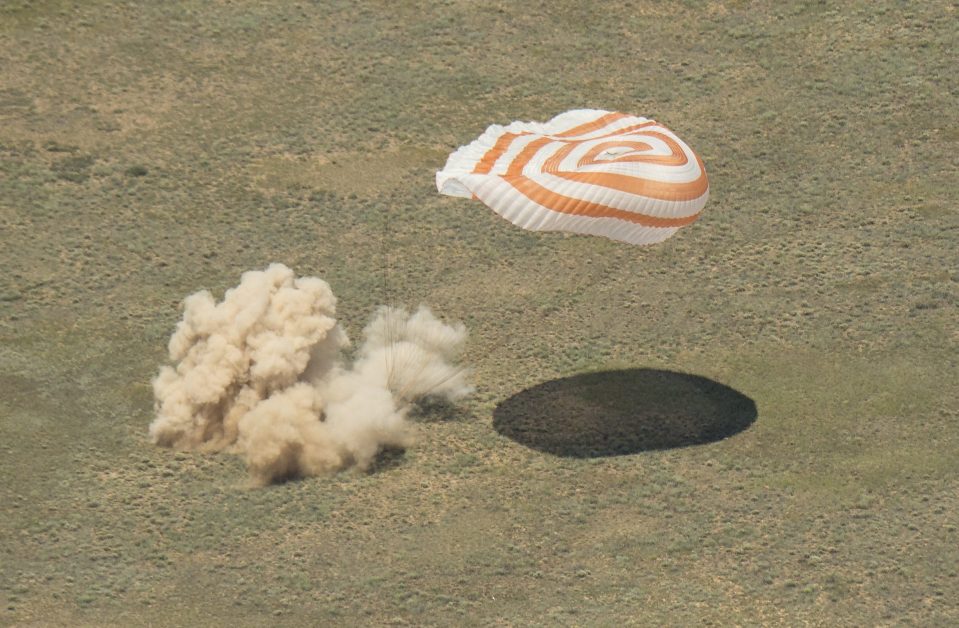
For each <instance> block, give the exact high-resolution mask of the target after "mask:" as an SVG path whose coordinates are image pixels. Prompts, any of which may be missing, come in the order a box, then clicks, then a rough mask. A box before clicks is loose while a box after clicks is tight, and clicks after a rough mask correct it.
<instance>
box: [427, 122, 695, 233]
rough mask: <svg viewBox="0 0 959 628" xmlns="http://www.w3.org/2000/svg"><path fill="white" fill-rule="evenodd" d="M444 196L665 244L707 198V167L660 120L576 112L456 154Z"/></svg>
mask: <svg viewBox="0 0 959 628" xmlns="http://www.w3.org/2000/svg"><path fill="white" fill-rule="evenodd" d="M436 187H437V189H438V190H439V191H440V192H441V193H443V194H447V195H449V196H462V197H465V198H476V199H479V200H481V201H483V203H485V204H486V205H488V206H489V207H490V208H491V209H492V210H493V211H495V212H496V213H497V214H499V215H501V216H503V217H504V218H506V219H507V220H509V221H510V222H512V223H513V224H515V225H517V226H520V227H522V228H524V229H531V230H534V231H572V232H575V233H588V234H592V235H601V236H605V237H607V238H611V239H613V240H620V241H623V242H629V243H631V244H654V243H656V242H662V241H663V240H665V239H666V238H668V237H669V236H671V235H673V234H674V233H676V231H678V230H679V229H680V227H683V226H685V225H688V224H690V223H691V222H693V221H695V220H696V219H697V218H698V217H699V214H700V212H701V211H702V209H703V206H704V205H705V204H706V199H707V198H708V197H709V181H708V180H707V179H706V170H705V168H704V167H703V162H702V161H701V160H700V159H699V157H697V156H696V153H694V152H693V151H692V150H691V149H690V148H689V146H687V145H686V143H685V142H683V141H682V140H681V139H679V138H678V137H676V135H675V134H674V133H673V132H672V131H670V130H669V129H667V128H666V127H664V126H662V125H661V124H657V123H656V122H655V121H654V120H648V119H646V118H639V117H636V116H631V115H628V114H625V113H616V112H610V111H602V110H598V109H575V110H573V111H567V112H566V113H562V114H560V115H558V116H556V117H555V118H553V119H552V120H550V121H549V122H545V123H539V122H513V123H512V124H510V125H508V126H505V127H504V126H500V125H496V124H494V125H492V126H490V127H489V128H488V129H486V132H485V133H483V135H481V136H480V137H479V138H478V139H477V140H475V141H474V142H472V143H471V144H469V145H467V146H462V147H460V148H459V149H458V150H457V151H456V152H454V153H453V154H452V155H450V156H449V159H448V160H447V162H446V166H445V167H444V168H443V169H442V170H441V171H439V172H437V173H436Z"/></svg>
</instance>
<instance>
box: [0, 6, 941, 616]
mask: <svg viewBox="0 0 959 628" xmlns="http://www.w3.org/2000/svg"><path fill="white" fill-rule="evenodd" d="M957 20H959V15H957V11H956V7H955V5H954V4H953V3H949V2H924V3H897V2H885V1H884V2H855V3H850V2H836V3H833V2H787V3H781V2H760V3H745V2H732V1H731V2H694V1H689V2H670V3H665V2H663V3H651V2H632V3H629V2H624V3H613V4H603V5H602V7H600V6H598V5H596V4H595V3H587V2H550V3H514V2H494V3H473V2H466V1H446V2H436V3H422V4H420V3H413V2H385V1H384V2H361V3H354V2H307V1H302V2H281V1H279V0H274V1H270V2H244V1H241V2H201V1H199V0H182V1H177V2H162V3H161V2H145V1H143V2H140V1H128V2H120V1H116V0H90V1H88V2H76V1H73V2H71V1H67V0H46V1H36V2H29V1H27V0H10V1H4V2H2V3H0V60H2V61H0V262H2V266H0V267H2V269H3V272H2V273H0V471H2V473H3V476H4V478H5V482H4V483H3V484H2V485H0V624H39V625H56V624H62V625H80V624H88V625H90V624H92V625H118V626H126V625H146V624H156V625H235V626H239V625H251V626H252V625H266V624H289V625H336V624H338V625H383V624H391V623H392V624H404V623H409V624H414V625H616V624H626V625H631V624H635V625H693V624H699V623H712V624H719V625H732V624H746V625H756V624H766V625H787V626H795V625H824V626H835V625H884V624H885V625H906V624H919V625H955V624H959V605H957V602H956V600H957V599H959V568H957V565H959V531H957V526H959V517H957V515H956V513H957V512H959V479H957V471H959V424H957V420H959V415H957V408H959V393H957V390H959V389H957V387H956V386H955V382H956V381H957V379H959V378H957V360H959V357H957V356H959V332H957V309H959V303H957V295H959V272H957V264H956V262H957V255H956V252H957V247H959V214H957V197H959V194H957V184H956V172H957V167H959V163H957V160H956V155H957V154H959V150H957V149H959V145H957V142H959V127H957V117H956V103H957V97H959V81H957V75H956V72H955V61H956V59H955V53H956V50H957V48H959V35H957V30H956V27H955V24H956V22H957ZM574 107H598V108H605V109H614V110H623V111H629V112H632V113H636V114H639V115H646V116H649V117H653V118H656V119H658V120H659V121H661V122H663V123H664V124H666V125H668V126H669V127H671V128H673V129H674V130H675V131H676V132H677V133H678V134H679V135H680V136H681V137H683V138H684V139H685V140H687V141H688V142H689V144H690V145H691V146H693V148H694V149H696V150H697V151H698V152H699V153H700V155H701V156H702V157H703V159H704V161H705V163H706V166H707V170H708V172H709V174H710V179H711V184H712V198H711V200H710V203H709V205H708V206H707V210H706V212H705V214H704V215H703V218H702V219H701V220H700V221H699V222H697V223H696V224H695V225H693V226H691V227H689V228H687V229H685V230H683V231H682V232H680V233H679V234H678V235H677V236H676V237H674V238H673V239H671V240H669V241H667V242H666V243H664V244H662V245H659V246H656V247H652V248H634V247H628V246H624V245H621V244H617V243H614V242H609V241H605V240H601V239H597V238H585V237H567V236H563V235H559V234H533V233H527V232H523V231H520V230H518V229H516V228H514V227H512V226H511V225H509V224H508V223H506V222H505V221H503V220H501V219H499V218H497V217H496V216H494V215H493V214H492V213H491V212H489V211H487V210H485V209H484V208H483V207H481V206H480V205H478V204H475V203H470V202H467V201H462V200H460V199H449V198H444V197H440V196H439V195H437V194H436V192H435V189H434V187H433V172H434V171H435V170H436V169H438V168H440V167H441V166H442V164H443V162H444V160H445V156H446V154H447V153H448V152H449V151H451V150H452V149H454V148H455V147H456V146H457V145H459V144H461V143H465V142H467V141H469V140H470V139H472V138H473V137H475V136H476V135H478V134H479V132H480V131H482V129H483V128H484V127H485V126H486V125H487V124H489V123H492V122H501V123H504V122H508V121H510V120H514V119H526V120H543V119H546V118H548V117H550V116H552V115H554V114H556V113H558V112H560V111H564V110H566V109H569V108H574ZM273 261H276V262H282V263H284V264H287V265H288V266H290V267H292V268H294V269H295V270H296V272H297V273H298V274H301V275H309V274H315V275H319V276H321V277H323V278H325V279H326V280H328V281H329V282H330V284H331V285H332V287H333V290H334V292H336V294H337V295H338V296H339V297H340V306H339V310H340V313H341V315H342V317H343V320H344V322H345V324H346V325H347V327H348V328H349V329H350V331H351V333H352V334H353V335H356V334H357V332H358V331H359V329H360V327H361V326H362V324H363V323H364V322H365V320H366V319H367V317H368V316H369V314H370V312H371V310H372V308H373V307H374V305H376V304H378V303H381V302H383V301H392V302H395V303H397V304H400V305H409V306H415V305H417V304H418V303H420V302H426V303H428V304H430V305H431V306H432V307H433V308H434V309H435V311H437V312H438V313H440V314H442V315H445V316H447V317H450V318H455V319H461V320H464V321H465V322H466V324H467V327H468V328H469V329H470V332H471V338H470V341H469V347H468V351H467V358H466V361H467V362H468V363H469V364H470V366H471V367H472V368H473V369H474V373H475V376H474V380H475V383H476V385H477V387H478V392H477V394H476V395H475V396H474V397H473V399H472V400H471V401H469V402H467V403H465V404H463V405H462V406H461V407H460V408H458V409H457V410H456V411H455V412H453V413H452V414H449V413H448V412H447V413H444V411H443V410H442V409H437V408H427V409H426V410H424V413H423V416H422V417H421V422H422V425H421V432H420V439H419V443H418V444H417V446H416V447H415V448H413V449H410V450H408V451H407V452H406V453H405V454H399V453H397V452H390V454H389V455H386V456H384V457H383V458H382V459H381V461H380V464H379V465H378V466H377V467H376V468H375V469H374V470H373V472H371V473H367V474H359V473H347V474H341V475H337V476H333V477H329V478H319V479H311V480H306V481H300V482H290V483H286V484H283V485H280V486H276V487H271V488H268V489H263V490H250V489H249V488H248V487H247V486H246V485H245V483H244V472H243V468H242V463H241V462H240V461H238V460H236V459H233V458H230V457H228V456H207V455H201V454H195V455H194V454H185V453H173V452H170V451H167V450H160V449H157V448H155V447H153V446H152V445H151V444H150V443H149V441H148V438H147V433H146V428H147V425H148V424H149V422H150V420H151V418H152V413H153V408H152V397H151V391H150V386H149V382H150V379H151V377H152V376H153V375H154V374H155V373H156V370H157V368H158V365H159V364H160V363H161V362H162V361H163V359H164V357H165V355H164V354H165V344H166V341H167V338H168V337H169V335H170V333H171V332H172V330H173V326H174V325H175V323H176V321H177V319H178V317H179V313H178V309H177V308H178V303H179V301H180V300H181V299H182V298H183V297H184V296H185V295H187V294H189V293H192V292H194V291H196V290H198V289H201V288H209V289H211V290H213V291H214V292H217V293H220V294H222V291H223V290H224V289H226V288H227V287H230V286H233V285H235V284H236V283H237V281H238V278H239V275H240V274H241V273H242V272H243V271H245V270H248V269H252V268H262V267H265V266H266V264H268V263H269V262H273ZM642 369H648V370H656V369H658V370H661V371H669V372H672V373H674V375H667V376H662V377H663V379H661V380H650V379H648V378H646V379H642V380H641V381H640V380H636V379H631V378H635V377H638V376H637V375H636V373H637V372H648V371H641V370H642ZM599 370H607V371H615V373H614V375H613V376H612V381H616V382H621V383H623V384H629V383H630V382H634V383H637V384H641V388H640V389H641V390H642V391H648V394H650V395H652V396H655V395H657V394H661V395H673V396H674V399H675V401H673V402H672V403H665V402H663V401H662V400H658V401H655V402H652V401H651V402H650V404H649V405H645V404H643V402H642V395H639V394H637V393H636V392H635V391H623V390H622V389H618V388H617V387H616V386H614V385H611V384H607V385H596V386H592V387H591V388H589V387H587V388H589V390H586V389H585V388H584V387H582V386H580V385H579V384H581V383H582V382H585V381H589V382H594V381H595V380H593V379H589V377H590V376H588V375H586V374H588V373H590V372H593V371H599ZM677 373H680V374H681V373H688V374H692V375H694V376H696V377H686V376H683V375H676V374H677ZM577 377H579V378H580V379H576V378H577ZM564 378H573V379H571V380H570V379H564ZM584 378H585V379H584ZM697 378H705V380H703V381H706V380H712V383H709V382H707V383H706V384H703V386H699V387H697V386H698V384H696V382H700V379H697ZM657 381H661V384H657V383H656V382H657ZM563 382H566V383H565V384H564V383H563ZM570 382H573V383H576V385H571V384H570ZM700 383H701V382H700ZM541 385H542V386H541ZM536 387H540V388H536ZM544 387H545V388H544ZM528 389H534V391H532V392H527V393H525V395H527V396H520V397H517V395H521V393H523V391H526V390H528ZM543 390H548V391H555V392H556V394H557V395H559V396H560V398H562V399H563V400H564V401H562V402H555V403H552V404H545V403H542V402H538V403H536V404H532V406H530V405H528V407H534V406H536V407H537V409H542V408H547V409H548V412H547V413H546V414H542V413H541V414H540V415H538V416H531V415H530V414H528V413H525V411H522V412H521V411H517V410H516V408H522V407H523V403H525V402H524V401H523V400H525V399H528V398H529V397H528V395H532V394H533V393H534V392H537V391H539V393H541V392H542V391H543ZM719 390H723V391H731V392H730V393H729V394H730V395H732V394H735V395H739V396H740V397H741V398H740V397H735V399H738V400H739V401H737V403H745V405H741V406H735V407H737V408H738V407H741V408H743V412H745V413H746V414H747V415H749V413H750V412H754V414H752V415H750V416H748V417H747V420H745V421H744V420H743V419H742V417H739V418H736V417H733V418H731V419H729V420H730V421H732V423H731V424H730V425H734V427H735V429H728V430H726V431H723V429H722V425H720V426H719V427H717V424H715V421H714V422H713V423H710V421H711V420H712V419H709V417H711V416H713V415H711V414H710V412H713V411H714V410H715V408H716V407H720V406H721V407H723V408H727V407H731V406H729V404H728V403H727V402H728V400H729V399H733V398H734V397H730V396H727V397H722V398H719V397H715V396H714V393H715V391H719ZM710 391H712V392H710ZM724 394H725V393H724ZM564 395H565V396H564ZM711 395H712V396H711ZM743 399H745V400H746V401H745V402H743V401H742V400H743ZM723 400H726V401H723ZM520 402H523V403H520ZM750 402H751V403H753V404H755V405H754V410H750V406H749V403H750ZM711 404H712V405H711ZM724 404H725V405H724ZM630 405H638V406H641V407H642V408H643V409H644V411H643V412H642V413H640V412H637V413H636V414H630V413H629V412H628V408H629V407H630ZM711 408H712V410H711ZM604 412H605V413H607V414H604ZM611 412H615V413H618V414H617V415H616V416H622V417H624V420H623V422H622V423H616V424H615V425H612V426H611V425H610V422H609V421H606V422H604V420H603V419H604V417H608V413H611ZM717 412H718V411H717ZM580 415H582V416H583V417H588V418H589V420H588V421H587V420H584V422H583V423H582V424H581V425H582V426H583V427H578V426H579V425H580V423H578V422H577V417H578V416H580ZM717 416H718V415H717ZM704 417H705V418H704ZM722 421H726V419H722ZM722 421H720V422H721V423H722ZM624 424H625V425H624ZM557 425H558V426H561V428H562V430H563V431H562V434H560V435H559V436H557V434H556V433H551V432H550V430H551V429H552V428H553V427H554V426H557ZM723 425H725V423H723ZM710 426H711V427H710ZM577 430H579V431H578V432H577ZM604 430H606V432H604ZM697 430H699V431H697ZM702 430H706V431H702ZM709 430H713V431H712V432H710V431H709ZM538 434H539V436H538ZM703 434H705V435H706V436H703ZM664 435H665V436H664ZM724 435H728V436H729V437H728V438H725V439H721V440H716V438H718V437H719V436H724ZM601 437H602V438H601ZM666 437H668V438H667V439H666V440H663V439H664V438H666ZM609 438H613V439H614V441H615V442H620V443H622V442H625V443H627V445H628V447H626V451H623V450H617V449H616V448H615V446H614V444H615V442H614V444H613V445H611V444H610V442H608V441H609ZM617 438H618V439H619V440H618V441H617V440H615V439H617ZM604 439H605V440H604ZM557 443H559V445H557ZM563 443H566V445H563ZM583 443H586V444H588V445H589V446H588V447H582V446H580V445H582V444H583ZM684 445H685V446H684ZM564 446H565V447H567V449H565V450H564V449H563V447H564ZM590 447H591V448H590ZM564 453H567V454H570V455H563V454H564ZM613 454H621V455H613Z"/></svg>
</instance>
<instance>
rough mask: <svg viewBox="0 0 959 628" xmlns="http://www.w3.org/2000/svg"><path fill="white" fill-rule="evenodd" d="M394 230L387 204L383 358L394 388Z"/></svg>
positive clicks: (384, 225) (387, 375) (384, 242)
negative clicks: (384, 343)
mask: <svg viewBox="0 0 959 628" xmlns="http://www.w3.org/2000/svg"><path fill="white" fill-rule="evenodd" d="M392 249H393V231H392V225H391V224H390V206H389V205H387V206H386V208H385V209H384V212H383V301H384V302H383V307H384V308H385V309H384V310H383V314H384V316H386V320H385V323H386V347H385V348H384V351H383V359H384V360H385V362H386V363H385V364H384V367H385V369H386V386H387V388H389V389H391V390H392V388H393V355H392V353H393V350H392V347H393V341H394V330H393V322H392V321H393V317H392V312H393V308H394V306H393V289H392V288H393V287H392V285H391V283H392V281H393V257H392Z"/></svg>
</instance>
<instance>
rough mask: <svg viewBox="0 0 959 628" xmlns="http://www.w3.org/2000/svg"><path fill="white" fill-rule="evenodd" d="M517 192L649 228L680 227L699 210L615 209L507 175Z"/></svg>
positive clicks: (554, 206) (560, 208)
mask: <svg viewBox="0 0 959 628" xmlns="http://www.w3.org/2000/svg"><path fill="white" fill-rule="evenodd" d="M504 180H505V181H506V182H508V183H509V184H510V185H511V186H513V188H515V189H516V191H517V192H519V193H520V194H522V195H523V196H525V197H526V198H528V199H529V200H531V201H533V202H534V203H537V204H539V205H542V206H543V207H545V208H547V209H550V210H552V211H555V212H559V213H562V214H571V215H575V216H587V217H589V218H617V219H619V220H625V221H626V222H631V223H634V224H639V225H643V226H646V227H660V228H679V227H683V226H686V225H688V224H690V223H693V222H695V221H696V219H697V218H699V214H700V212H697V213H695V214H693V215H692V216H683V217H682V218H661V217H658V216H647V215H646V214H639V213H636V212H630V211H626V210H623V209H616V208H615V207H609V206H608V205H603V204H601V203H593V202H590V201H584V200H581V199H578V198H572V197H570V196H564V195H562V194H558V193H556V192H553V191H552V190H549V189H547V188H545V187H543V186H542V185H540V184H539V183H537V182H536V181H533V180H532V179H530V178H529V177H524V176H517V177H504Z"/></svg>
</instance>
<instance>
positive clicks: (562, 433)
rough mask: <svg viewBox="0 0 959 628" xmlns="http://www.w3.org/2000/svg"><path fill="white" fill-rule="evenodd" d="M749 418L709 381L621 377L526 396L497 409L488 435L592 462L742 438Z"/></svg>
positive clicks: (569, 383)
mask: <svg viewBox="0 0 959 628" xmlns="http://www.w3.org/2000/svg"><path fill="white" fill-rule="evenodd" d="M756 416H757V413H756V404H755V402H754V401H753V400H752V399H750V398H749V397H747V396H745V395H743V394H742V393H740V392H738V391H736V390H733V389H732V388H730V387H729V386H724V385H723V384H720V383H718V382H714V381H713V380H711V379H706V378H705V377H700V376H698V375H690V374H688V373H676V372H673V371H661V370H656V369H626V370H618V371H603V372H598V373H587V374H582V375H574V376H572V377H565V378H563V379H555V380H552V381H548V382H544V383H542V384H539V385H538V386H534V387H532V388H528V389H526V390H524V391H522V392H520V393H517V394H515V395H513V396H512V397H510V398H509V399H506V400H505V401H503V402H502V403H500V404H499V405H498V406H497V407H496V409H495V410H494V411H493V427H494V428H495V429H496V431H497V432H499V433H500V434H502V435H503V436H506V437H507V438H510V439H512V440H514V441H516V442H517V443H520V444H522V445H526V446H527V447H530V448H532V449H536V450H539V451H543V452H546V453H550V454H555V455H557V456H566V457H573V458H599V457H604V456H621V455H626V454H632V453H636V452H640V451H649V450H653V449H670V448H674V447H687V446H689V445H700V444H703V443H711V442H714V441H718V440H722V439H724V438H727V437H729V436H732V435H733V434H737V433H739V432H741V431H743V430H745V429H746V428H748V427H749V426H750V425H752V424H753V422H754V421H755V420H756Z"/></svg>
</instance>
